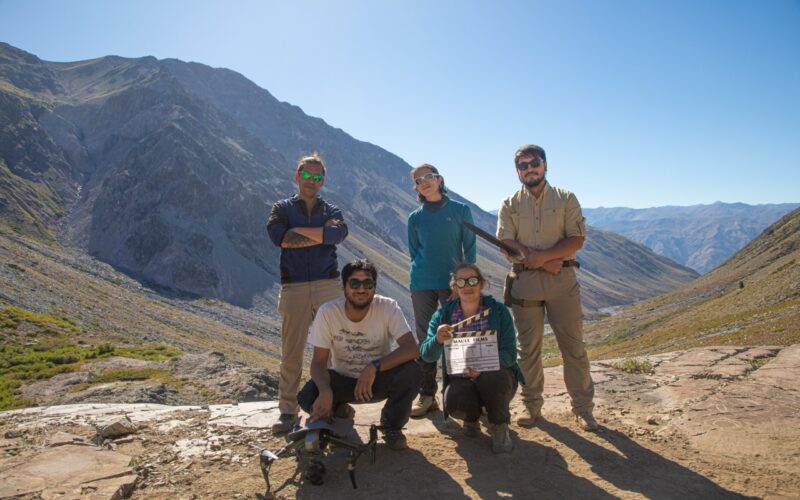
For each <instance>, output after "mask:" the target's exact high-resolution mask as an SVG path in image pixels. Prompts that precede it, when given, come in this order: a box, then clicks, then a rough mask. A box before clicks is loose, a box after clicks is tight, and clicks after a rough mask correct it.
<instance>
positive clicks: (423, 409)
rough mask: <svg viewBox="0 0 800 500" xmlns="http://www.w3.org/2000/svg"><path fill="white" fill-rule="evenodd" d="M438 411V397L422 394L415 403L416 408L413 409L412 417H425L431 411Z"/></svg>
mask: <svg viewBox="0 0 800 500" xmlns="http://www.w3.org/2000/svg"><path fill="white" fill-rule="evenodd" d="M438 409H439V403H437V402H436V396H427V395H425V394H420V396H419V398H417V400H416V401H414V406H412V407H411V416H412V417H414V418H419V417H424V416H425V415H426V414H427V413H428V412H429V411H435V410H438Z"/></svg>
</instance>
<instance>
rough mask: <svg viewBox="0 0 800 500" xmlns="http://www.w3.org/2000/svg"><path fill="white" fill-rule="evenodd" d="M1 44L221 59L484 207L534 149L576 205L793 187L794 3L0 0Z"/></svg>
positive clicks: (799, 160)
mask: <svg viewBox="0 0 800 500" xmlns="http://www.w3.org/2000/svg"><path fill="white" fill-rule="evenodd" d="M0 22H2V27H3V28H2V32H0V40H2V41H5V42H7V43H10V44H12V45H14V46H17V47H19V48H21V49H24V50H27V51H28V52H32V53H33V54H36V55H37V56H39V57H41V58H42V59H45V60H50V61H72V60H80V59H90V58H95V57H99V56H103V55H109V54H115V55H120V56H127V57H140V56H145V55H153V56H156V57H158V58H168V57H172V58H178V59H182V60H184V61H196V62H201V63H205V64H208V65H210V66H215V67H226V68H230V69H233V70H235V71H238V72H240V73H242V74H243V75H245V76H246V77H247V78H249V79H251V80H253V81H254V82H256V83H257V84H258V85H260V86H261V87H264V88H266V89H267V90H269V91H270V92H271V93H272V94H273V95H275V96H276V97H277V98H278V99H280V100H283V101H288V102H290V103H292V104H296V105H298V106H300V107H301V108H302V109H303V110H304V111H305V112H306V113H308V114H310V115H313V116H319V117H322V118H323V119H325V120H326V121H327V122H328V123H329V124H331V125H334V126H336V127H339V128H342V129H343V130H345V131H346V132H348V133H350V134H351V135H352V136H354V137H356V138H358V139H361V140H365V141H369V142H372V143H374V144H377V145H379V146H381V147H383V148H385V149H387V150H389V151H391V152H393V153H395V154H397V155H399V156H400V157H402V158H403V159H405V160H406V161H408V162H409V163H411V164H412V165H413V164H418V163H422V162H428V163H432V164H434V165H436V166H437V167H439V169H440V170H441V171H442V173H443V174H444V175H445V178H446V179H447V183H448V185H449V186H451V187H452V188H453V189H454V190H455V191H457V192H459V193H461V194H462V195H464V196H466V197H468V198H470V199H472V200H473V201H475V202H476V203H478V204H479V205H480V206H482V207H483V208H486V209H488V210H492V209H495V208H497V206H498V205H499V201H500V200H501V199H502V198H503V197H505V196H507V195H508V194H510V193H511V192H513V191H514V190H516V189H518V186H519V184H518V181H517V180H516V177H515V173H514V169H513V163H512V156H513V152H514V151H515V149H516V148H517V147H518V146H519V145H521V144H524V143H528V142H534V143H538V144H540V145H542V146H543V147H544V148H545V149H546V150H547V153H548V160H549V162H548V163H549V172H548V176H549V178H550V180H551V182H552V183H553V184H555V185H559V186H562V187H565V188H568V189H570V190H572V191H574V192H575V193H576V194H577V195H578V199H579V200H580V201H581V203H582V204H583V206H585V207H597V206H629V207H650V206H659V205H690V204H697V203H712V202H714V201H718V200H719V201H726V202H734V201H741V202H745V203H779V202H798V201H800V2H799V1H797V0H795V1H791V0H769V1H763V0H720V1H703V0H670V1H666V0H664V1H644V0H619V1H612V0H608V1H603V0H594V1H590V0H586V1H556V0H552V1H528V2H501V1H498V2H492V3H490V2H477V1H419V2H412V1H403V2H374V1H373V2H370V1H346V0H339V1H335V2H332V1H322V0H320V1H296V2H285V1H247V2H245V1H242V2H233V1H232V2H221V1H214V2H211V1H200V0H195V1H191V2H189V1H158V2H156V1H141V0H140V1H135V2H117V1H72V2H65V1H36V0H0Z"/></svg>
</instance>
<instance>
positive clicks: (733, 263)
mask: <svg viewBox="0 0 800 500" xmlns="http://www.w3.org/2000/svg"><path fill="white" fill-rule="evenodd" d="M798 263H800V209H795V210H794V211H793V212H791V213H790V214H788V215H785V216H784V217H782V218H781V219H780V220H779V221H777V222H776V223H774V224H772V225H771V226H770V227H768V228H767V229H766V230H764V231H763V232H762V233H761V234H760V235H758V237H757V238H755V239H754V240H753V241H752V242H751V243H750V244H748V245H747V246H746V247H744V248H743V249H741V250H740V251H739V252H737V253H736V254H735V255H734V256H733V257H731V258H730V259H728V260H727V261H726V262H725V263H723V264H722V265H720V266H719V267H717V268H715V269H713V270H712V271H710V272H708V273H706V274H704V275H703V276H701V277H700V278H698V279H696V280H694V281H692V282H690V283H687V284H685V285H683V286H681V287H680V288H679V289H677V290H675V291H673V292H671V293H668V294H664V295H661V296H658V297H654V298H652V299H649V300H646V301H642V302H640V303H638V304H636V305H634V306H630V307H626V308H624V309H623V311H622V312H620V313H619V314H617V315H614V316H611V317H609V318H606V319H603V320H600V321H593V322H591V323H589V324H588V325H587V328H586V331H587V343H588V345H589V346H590V347H591V355H592V356H593V357H594V358H595V359H600V358H603V357H608V356H609V355H613V356H622V355H628V354H648V353H658V352H667V351H671V350H675V349H685V348H689V347H697V346H708V345H726V344H727V345H790V344H793V343H797V342H800V329H798V328H797V325H798V323H800V265H798Z"/></svg>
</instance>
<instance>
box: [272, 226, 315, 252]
mask: <svg viewBox="0 0 800 500" xmlns="http://www.w3.org/2000/svg"><path fill="white" fill-rule="evenodd" d="M314 245H319V243H317V242H316V241H314V240H312V239H311V238H307V237H305V236H303V235H302V234H298V233H295V232H294V231H292V230H291V229H290V230H288V231H287V232H286V234H285V235H283V242H282V243H281V246H282V247H284V248H304V247H311V246H314Z"/></svg>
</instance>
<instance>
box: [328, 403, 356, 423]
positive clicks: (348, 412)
mask: <svg viewBox="0 0 800 500" xmlns="http://www.w3.org/2000/svg"><path fill="white" fill-rule="evenodd" d="M333 416H334V417H336V418H344V419H347V420H354V419H355V418H356V409H355V408H353V407H352V406H350V405H349V404H347V403H342V404H340V405H339V407H338V408H336V411H335V412H333Z"/></svg>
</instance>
